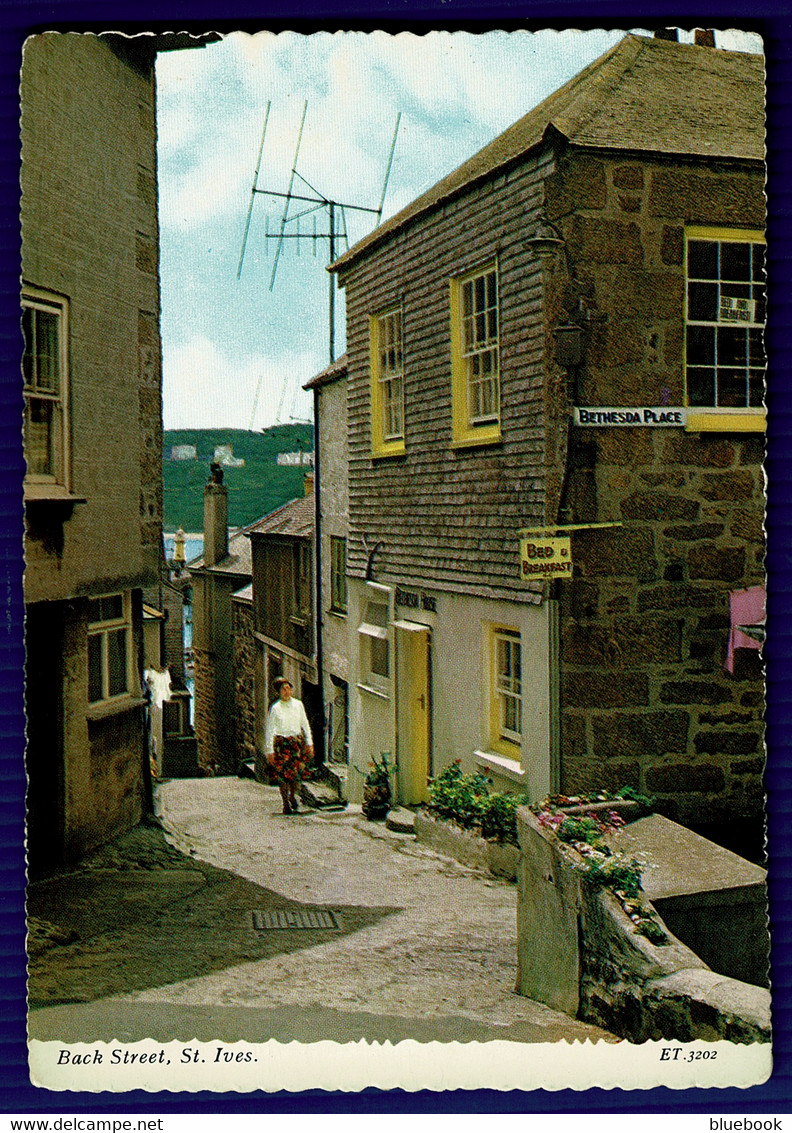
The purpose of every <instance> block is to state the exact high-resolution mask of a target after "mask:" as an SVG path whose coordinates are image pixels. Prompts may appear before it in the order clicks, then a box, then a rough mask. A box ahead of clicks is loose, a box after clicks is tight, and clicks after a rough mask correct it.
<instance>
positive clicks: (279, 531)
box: [247, 495, 314, 538]
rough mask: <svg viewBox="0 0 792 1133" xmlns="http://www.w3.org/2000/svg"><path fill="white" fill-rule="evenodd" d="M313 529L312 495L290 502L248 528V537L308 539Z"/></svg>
mask: <svg viewBox="0 0 792 1133" xmlns="http://www.w3.org/2000/svg"><path fill="white" fill-rule="evenodd" d="M313 529H314V498H313V495H310V496H301V497H300V498H299V499H297V500H290V501H289V503H287V504H283V506H282V507H279V508H277V509H276V510H275V511H273V512H270V514H269V515H265V516H264V518H263V519H260V520H258V522H257V523H254V524H253V525H252V526H251V527H249V528H248V529H247V530H248V533H249V534H250V535H294V536H298V537H301V538H309V537H310V536H311V535H313Z"/></svg>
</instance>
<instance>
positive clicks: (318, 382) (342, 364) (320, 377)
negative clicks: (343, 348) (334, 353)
mask: <svg viewBox="0 0 792 1133" xmlns="http://www.w3.org/2000/svg"><path fill="white" fill-rule="evenodd" d="M347 360H348V359H347V355H346V354H342V355H341V357H340V358H336V360H335V362H331V363H330V365H329V366H325V368H324V369H323V370H320V371H319V373H318V374H317V375H316V377H314V378H311V380H310V381H309V382H306V383H305V385H304V386H303V389H319V388H320V387H321V386H329V385H330V384H331V383H332V382H339V381H341V379H342V378H345V377H346V376H347Z"/></svg>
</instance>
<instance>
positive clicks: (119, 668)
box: [88, 592, 132, 704]
mask: <svg viewBox="0 0 792 1133" xmlns="http://www.w3.org/2000/svg"><path fill="white" fill-rule="evenodd" d="M131 691H132V615H131V598H130V594H129V593H128V592H127V593H125V594H106V595H104V596H103V597H101V598H91V599H90V601H89V603H88V699H89V701H90V702H91V704H97V703H99V702H101V701H103V700H115V699H116V698H118V697H120V696H127V695H129V693H131Z"/></svg>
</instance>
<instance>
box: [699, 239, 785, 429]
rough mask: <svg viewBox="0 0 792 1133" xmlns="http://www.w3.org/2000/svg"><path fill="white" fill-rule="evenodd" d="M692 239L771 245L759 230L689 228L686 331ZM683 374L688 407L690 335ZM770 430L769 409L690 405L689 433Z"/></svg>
mask: <svg viewBox="0 0 792 1133" xmlns="http://www.w3.org/2000/svg"><path fill="white" fill-rule="evenodd" d="M690 240H720V241H722V242H723V241H731V242H733V243H737V244H767V238H766V236H765V234H764V232H763V231H761V229H758V228H718V227H708V226H706V225H690V226H689V227H687V228H686V229H685V328H686V329H687V280H688V242H689V241H690ZM682 373H683V378H684V387H685V404H686V405H687V334H685V335H684V337H683V339H682ZM766 429H767V410H766V409H765V408H764V406H762V407H761V408H760V407H756V408H747V407H746V408H745V409H732V408H722V407H718V406H711V407H709V406H704V405H702V406H693V407H691V406H688V411H687V421H686V424H685V431H686V432H688V433H764V432H765V430H766Z"/></svg>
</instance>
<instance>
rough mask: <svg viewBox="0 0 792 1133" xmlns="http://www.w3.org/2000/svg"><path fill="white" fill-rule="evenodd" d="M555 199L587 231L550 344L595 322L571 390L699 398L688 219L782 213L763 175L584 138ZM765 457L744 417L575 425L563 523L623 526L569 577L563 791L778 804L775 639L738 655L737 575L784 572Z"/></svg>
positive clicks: (591, 538)
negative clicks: (770, 781) (687, 339)
mask: <svg viewBox="0 0 792 1133" xmlns="http://www.w3.org/2000/svg"><path fill="white" fill-rule="evenodd" d="M547 205H548V215H549V216H550V218H551V219H555V220H556V222H557V223H558V224H559V225H560V226H561V227H562V229H563V234H564V237H565V239H566V241H567V250H566V262H565V264H563V265H561V266H560V267H559V268H558V270H557V271H556V273H555V274H553V275H552V276H551V277H550V278H549V279H548V288H547V295H548V312H549V323H548V353H549V354H550V355H551V354H552V348H553V347H552V329H553V327H554V326H555V325H557V324H558V323H559V322H567V321H572V322H578V323H580V324H581V325H582V326H583V328H584V331H583V334H584V338H583V342H584V351H583V361H582V364H581V366H580V367H579V368H577V369H575V370H572V371H570V372H569V373H568V374H566V375H565V374H564V372H563V371H562V370H561V369H560V367H556V368H555V373H554V375H553V374H551V376H550V379H549V381H550V382H551V383H552V382H553V381H554V382H555V383H556V384H557V386H558V388H559V391H560V397H561V401H560V404H561V405H562V406H563V405H566V407H567V409H568V408H569V406H570V404H571V403H574V404H578V405H585V406H597V405H601V406H616V405H618V406H636V405H662V404H669V405H672V406H676V405H682V404H684V386H683V375H684V355H683V347H684V341H683V339H684V291H685V276H684V256H683V251H684V236H685V228H686V227H687V226H691V225H699V226H704V225H706V226H712V227H729V228H733V227H735V226H736V227H739V228H754V229H760V228H762V227H763V225H764V191H763V175H762V172H761V171H760V170H758V169H751V168H748V167H746V168H737V167H731V168H727V167H725V166H723V167H719V166H718V165H717V163H709V164H708V166H707V167H706V168H701V167H698V166H694V165H692V164H690V165H686V164H685V163H684V162H682V161H679V162H676V163H674V164H673V165H670V164H669V163H668V162H660V161H654V162H652V161H638V160H626V159H624V158H613V159H610V160H595V159H594V158H591V157H588V156H577V157H576V156H572V155H567V156H565V157H563V158H561V159H560V160H559V162H558V166H557V169H556V172H554V173H553V174H552V175H551V177H550V178H549V179H548V182H547ZM570 209H572V210H573V211H572V212H571V213H570V212H569V210H570ZM763 455H764V444H763V434H762V433H760V432H731V431H729V428H728V420H724V421H723V423H722V427H720V429H719V431H712V432H698V433H694V432H686V431H685V430H684V429H682V428H679V427H677V428H662V429H648V428H634V429H629V428H607V427H605V428H587V429H583V428H574V427H572V428H571V429H570V431H569V437H568V470H567V477H566V483H565V485H564V487H563V489H562V492H561V495H560V497H559V511H558V515H559V521H560V522H563V523H586V522H598V523H603V522H611V523H616V524H620V526H618V527H613V528H605V529H601V530H592V531H581V532H579V533H577V534H575V535H574V536H573V556H574V560H575V568H574V577H573V579H572V581H570V582H563V583H557V584H555V595H556V597H557V598H558V600H559V603H560V614H561V651H560V655H561V690H560V691H561V715H562V740H561V744H562V761H561V788H562V790H565V791H567V792H569V793H576V792H584V791H587V790H591V789H595V788H601V787H604V788H606V789H616V788H619V787H621V786H623V785H625V784H628V785H630V786H632V787H635V788H637V789H639V790H641V791H644V792H646V793H648V794H652V795H655V796H656V797H657V798H658V801H659V809H660V810H661V811H662V812H663V813H665V814H666V815H668V816H669V817H671V818H675V819H678V820H679V821H682V822H683V823H687V824H689V825H693V826H695V827H696V828H699V829H703V828H707V829H708V830H710V831H714V830H716V829H717V828H718V827H720V828H721V829H725V828H726V827H727V825H729V824H732V823H733V822H734V821H735V820H737V821H740V820H744V821H745V822H747V823H750V822H753V823H754V825H755V824H756V820H757V819H758V818H759V817H760V816H761V813H762V801H763V788H762V770H763V766H764V753H763V742H762V733H763V721H762V714H763V703H764V701H763V685H762V672H761V664H760V654H759V653H758V652H757V651H749V650H743V651H738V653H737V656H736V663H735V667H734V672H733V673H729V672H727V670H726V668H725V659H726V650H727V646H728V637H729V628H730V623H729V592H730V591H732V590H737V589H742V588H746V587H750V586H753V585H757V584H761V583H763V581H764V531H763V520H764V507H765V495H764V481H763V470H762V461H763ZM756 829H760V827H756Z"/></svg>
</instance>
